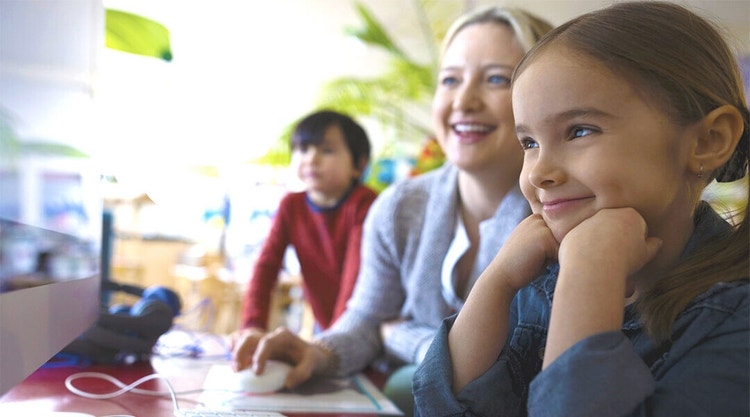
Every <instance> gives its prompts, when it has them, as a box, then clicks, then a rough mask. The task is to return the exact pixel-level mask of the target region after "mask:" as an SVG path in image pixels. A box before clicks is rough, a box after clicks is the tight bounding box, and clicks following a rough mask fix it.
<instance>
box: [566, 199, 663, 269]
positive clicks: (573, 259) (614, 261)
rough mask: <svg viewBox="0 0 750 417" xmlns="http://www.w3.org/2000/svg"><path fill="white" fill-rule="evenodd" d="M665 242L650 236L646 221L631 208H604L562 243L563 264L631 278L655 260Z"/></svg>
mask: <svg viewBox="0 0 750 417" xmlns="http://www.w3.org/2000/svg"><path fill="white" fill-rule="evenodd" d="M661 243H662V241H661V239H658V238H654V237H648V228H647V226H646V221H645V220H644V219H643V217H642V216H641V215H640V213H638V212H637V211H636V210H635V209H633V208H630V207H624V208H612V209H602V210H600V211H598V212H597V213H595V214H594V215H593V216H591V217H590V218H588V219H586V220H584V221H583V222H581V223H580V224H579V225H578V226H576V227H574V228H573V229H572V230H571V231H570V232H568V234H567V235H566V236H565V237H564V238H563V240H562V242H561V244H560V251H559V259H560V264H561V265H563V266H565V267H576V269H577V267H578V266H579V265H581V264H582V263H586V264H589V265H590V266H589V268H588V269H594V270H599V271H608V275H610V276H612V275H621V276H624V277H628V276H631V275H633V274H635V273H636V272H638V271H639V270H640V269H641V268H643V266H644V265H646V264H647V263H648V262H649V261H650V260H651V259H653V258H654V256H655V255H656V253H657V252H658V250H659V248H660V247H661Z"/></svg>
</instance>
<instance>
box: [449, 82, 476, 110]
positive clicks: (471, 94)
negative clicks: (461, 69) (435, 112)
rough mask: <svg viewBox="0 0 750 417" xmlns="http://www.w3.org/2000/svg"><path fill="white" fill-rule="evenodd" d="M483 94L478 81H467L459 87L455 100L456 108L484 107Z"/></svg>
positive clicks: (454, 105) (471, 108)
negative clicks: (477, 83)
mask: <svg viewBox="0 0 750 417" xmlns="http://www.w3.org/2000/svg"><path fill="white" fill-rule="evenodd" d="M482 104H483V103H482V95H481V92H480V91H479V87H478V86H477V85H476V83H474V82H471V81H467V82H465V83H463V84H462V85H461V87H459V88H458V91H457V92H456V96H455V97H454V100H453V108H454V109H456V110H464V111H476V110H479V109H481V108H482Z"/></svg>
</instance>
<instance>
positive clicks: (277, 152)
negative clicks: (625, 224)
mask: <svg viewBox="0 0 750 417" xmlns="http://www.w3.org/2000/svg"><path fill="white" fill-rule="evenodd" d="M17 2H25V3H27V4H28V5H29V6H27V7H25V8H24V10H25V14H18V13H14V12H13V10H15V9H17V8H12V7H6V6H9V5H12V4H13V3H17ZM677 2H678V3H682V4H686V5H688V6H690V7H692V8H693V9H694V10H695V11H697V12H699V13H701V14H703V15H704V16H706V17H709V18H711V19H712V20H714V21H716V22H717V23H718V24H720V25H721V26H722V27H724V28H725V29H726V31H727V36H728V37H729V38H730V41H731V42H732V43H733V45H734V47H735V48H736V50H737V56H738V60H740V62H741V63H742V64H743V71H744V72H745V77H746V79H748V71H749V68H750V58H749V57H750V0H686V1H677ZM609 3H610V1H606V0H575V1H573V0H515V1H514V0H494V1H489V0H360V1H353V0H273V1H247V0H57V1H54V2H52V1H49V0H0V6H2V7H0V27H1V28H2V36H0V75H2V76H3V83H2V84H0V116H2V118H0V122H2V124H0V133H2V135H3V140H2V141H0V145H3V144H6V145H7V144H8V143H12V141H11V139H12V140H13V141H18V142H20V143H22V144H26V145H29V144H33V145H34V146H37V145H39V146H38V147H40V148H43V149H44V151H43V152H45V153H57V154H58V156H60V157H62V158H71V157H75V158H84V159H85V160H86V161H87V162H86V163H88V164H92V165H93V166H95V169H97V170H99V172H100V173H101V175H102V179H103V180H102V191H103V194H104V201H103V204H104V206H105V208H107V209H108V211H109V212H111V213H112V214H113V219H114V226H113V227H114V233H115V237H116V243H115V245H114V247H115V251H114V255H113V256H114V268H115V271H114V278H119V279H121V280H124V281H132V282H136V283H140V284H143V285H150V284H153V283H162V284H164V283H166V284H167V285H173V286H178V287H179V286H181V287H182V288H183V290H184V291H185V292H186V293H200V295H201V296H205V295H206V294H208V293H210V292H211V291H214V292H216V294H214V295H212V296H213V297H214V298H215V299H214V302H215V303H224V304H226V305H236V303H238V300H237V299H236V297H235V298H231V299H226V298H221V297H225V296H226V293H227V290H226V288H224V287H222V286H218V287H216V286H214V287H212V288H214V289H206V288H203V289H201V288H199V286H200V285H204V284H205V282H206V281H205V280H206V279H207V278H211V279H215V280H217V282H224V283H226V282H230V283H233V284H232V285H234V284H236V283H239V285H241V284H242V282H243V280H247V277H248V275H249V273H250V268H251V267H252V262H253V254H254V253H255V251H257V249H258V248H259V245H260V244H262V241H263V239H264V237H265V233H266V231H267V228H268V226H269V225H270V219H271V217H272V216H273V213H274V210H275V207H276V204H277V202H278V200H279V198H280V197H281V196H282V195H283V194H284V193H285V192H287V191H289V190H293V189H296V187H297V184H296V182H295V179H294V178H293V177H292V176H291V174H292V173H290V172H289V171H288V169H287V167H286V164H287V163H288V149H287V145H286V142H285V140H286V139H287V138H288V135H289V130H290V127H291V126H293V124H294V123H295V122H296V120H297V119H299V118H300V117H302V116H304V115H306V114H308V113H310V112H312V111H313V110H315V109H316V108H319V107H333V108H337V109H339V110H342V111H346V112H349V113H351V114H352V115H353V116H355V118H357V119H358V120H359V121H361V122H362V124H363V125H364V126H365V128H366V129H367V131H368V133H369V135H370V138H371V140H372V142H373V145H374V158H373V161H371V164H370V170H369V174H368V184H370V185H371V186H372V187H373V188H376V189H382V188H383V187H385V186H387V185H388V184H390V183H392V182H393V181H395V180H398V179H400V178H403V177H406V176H408V175H414V174H416V173H419V172H424V171H426V170H429V169H432V168H434V167H435V166H438V165H439V164H440V163H441V161H442V160H441V155H440V152H439V149H435V148H434V143H433V142H431V138H432V135H431V125H430V124H431V121H430V120H431V119H430V101H431V95H432V90H433V88H434V81H435V80H434V70H435V68H436V66H437V55H438V50H439V40H440V39H441V38H442V36H443V34H444V33H445V30H446V29H447V27H448V25H449V24H450V23H451V22H452V21H453V20H454V19H455V18H456V17H457V16H459V15H460V14H462V13H463V12H465V11H467V10H470V9H473V8H476V7H481V6H485V5H492V4H503V5H517V6H522V7H524V8H526V9H527V10H530V11H532V12H535V13H537V14H538V15H540V16H542V17H544V18H547V19H548V20H550V21H551V22H552V23H554V24H560V23H562V22H564V21H566V20H568V19H569V18H571V17H574V16H576V15H579V14H581V13H584V12H587V11H590V10H594V9H597V8H600V7H603V6H606V5H608V4H609ZM120 12H124V13H125V14H132V15H135V16H136V18H143V19H145V20H146V21H148V22H150V23H149V24H152V25H155V26H148V25H146V26H139V25H141V24H142V22H139V21H138V20H137V19H136V20H128V19H130V18H129V17H128V16H125V17H123V16H122V15H117V13H120ZM131 17H132V16H131ZM69 31H75V32H76V34H77V36H78V37H80V39H82V40H83V44H84V45H86V46H85V47H84V48H83V50H82V49H81V48H80V47H76V46H75V45H74V46H71V45H65V44H60V43H59V42H57V41H56V35H55V34H56V33H63V32H64V33H68V32H69ZM17 37H22V38H23V40H24V42H20V43H21V44H23V45H25V46H24V48H20V49H13V48H11V47H9V45H10V44H11V42H9V41H10V40H18V39H16V38H17ZM117 37H124V38H135V39H136V40H135V41H132V39H131V40H128V39H119V41H118V39H116V38H117ZM128 42H131V43H132V42H135V43H136V44H138V43H139V42H145V43H147V44H148V43H149V42H151V43H153V42H155V43H157V44H158V47H156V49H153V48H152V49H151V50H150V52H149V53H143V51H144V50H148V48H149V47H150V46H149V47H144V46H143V45H140V46H139V47H140V49H139V48H135V50H131V51H126V50H123V48H121V47H122V45H123V44H127V43H128ZM18 43H19V42H16V44H18ZM105 45H106V47H105ZM137 46H138V45H137ZM151 46H153V45H151ZM118 48H119V49H118ZM125 49H127V48H125ZM134 51H135V52H134ZM76 54H78V55H80V56H76ZM746 84H747V82H746ZM746 88H747V87H746ZM29 91H33V93H34V94H32V95H31V96H29V94H28V92H29ZM746 94H747V89H746ZM22 98H25V99H22ZM9 138H11V139H9ZM13 143H14V142H13ZM60 145H63V146H60ZM7 149H8V148H7V146H6V147H5V148H3V147H2V146H0V152H6V151H7ZM1 185H2V183H1V182H0V186H1ZM741 190H742V187H741V186H740V185H737V184H735V185H730V186H727V187H725V188H723V189H715V188H712V190H710V193H711V196H712V198H714V199H716V200H717V201H721V202H726V204H728V205H729V206H732V205H736V204H737V202H738V201H740V202H741V201H743V200H742V199H743V198H744V195H743V194H742V191H741ZM288 269H289V275H290V276H294V273H295V267H294V260H293V259H292V260H290V265H289V267H288ZM217 288H218V289H217ZM233 288H234V287H232V289H231V291H230V293H236V291H234V289H233ZM290 288H294V286H291V287H290ZM285 294H286V295H288V296H291V297H292V298H293V297H295V296H297V295H298V294H297V295H295V292H294V291H292V292H289V291H287V292H286V293H285ZM201 300H203V298H196V299H195V300H194V304H195V303H199V302H200V301H201ZM222 300H223V301H222ZM188 304H190V303H188ZM231 317H232V314H231V313H228V316H227V317H226V318H225V320H227V321H226V323H225V327H226V328H227V329H231V328H232V326H233V325H234V323H233V322H232V318H231ZM220 330H221V329H220Z"/></svg>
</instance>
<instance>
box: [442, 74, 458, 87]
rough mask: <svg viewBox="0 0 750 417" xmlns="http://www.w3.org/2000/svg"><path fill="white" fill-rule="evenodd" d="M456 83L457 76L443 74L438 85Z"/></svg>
mask: <svg viewBox="0 0 750 417" xmlns="http://www.w3.org/2000/svg"><path fill="white" fill-rule="evenodd" d="M456 84H458V78H456V77H454V76H448V75H447V76H444V77H442V78H440V85H445V86H452V85H456Z"/></svg>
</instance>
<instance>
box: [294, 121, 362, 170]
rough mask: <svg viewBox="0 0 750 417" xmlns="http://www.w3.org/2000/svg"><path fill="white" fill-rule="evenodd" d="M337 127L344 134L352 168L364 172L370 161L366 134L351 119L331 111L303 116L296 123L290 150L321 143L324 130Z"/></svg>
mask: <svg viewBox="0 0 750 417" xmlns="http://www.w3.org/2000/svg"><path fill="white" fill-rule="evenodd" d="M332 125H338V127H339V128H340V129H341V132H342V133H343V134H344V140H345V141H346V146H347V147H348V148H349V153H351V154H352V162H353V163H354V167H355V168H358V169H362V170H364V168H365V164H366V162H367V161H368V160H369V159H370V139H369V138H368V137H367V133H366V132H365V130H364V129H363V128H362V126H360V125H359V124H358V123H357V122H355V121H354V119H352V118H351V117H349V116H347V115H345V114H342V113H339V112H335V111H332V110H321V111H317V112H315V113H312V114H310V115H308V116H305V117H304V118H303V119H302V120H300V121H299V123H297V126H296V127H295V128H294V133H293V134H292V141H291V145H292V149H294V148H297V147H302V146H307V145H319V144H320V143H321V142H323V136H324V135H325V132H326V129H328V128H329V127H330V126H332Z"/></svg>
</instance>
